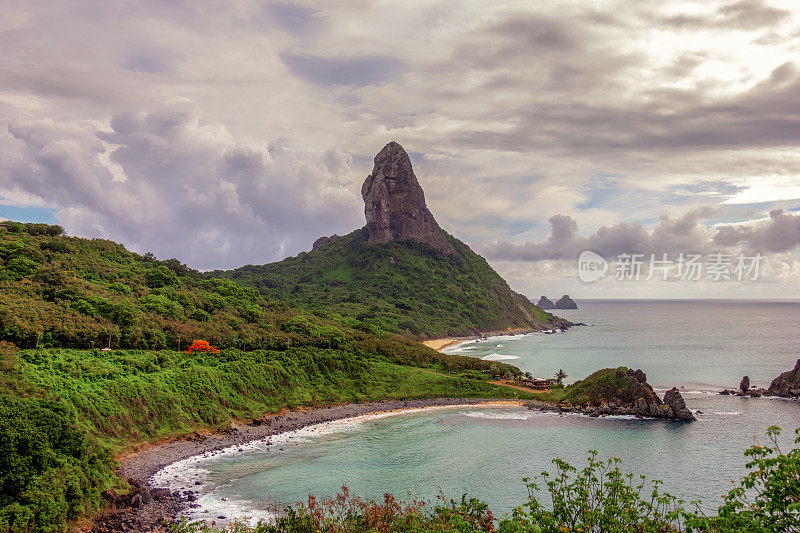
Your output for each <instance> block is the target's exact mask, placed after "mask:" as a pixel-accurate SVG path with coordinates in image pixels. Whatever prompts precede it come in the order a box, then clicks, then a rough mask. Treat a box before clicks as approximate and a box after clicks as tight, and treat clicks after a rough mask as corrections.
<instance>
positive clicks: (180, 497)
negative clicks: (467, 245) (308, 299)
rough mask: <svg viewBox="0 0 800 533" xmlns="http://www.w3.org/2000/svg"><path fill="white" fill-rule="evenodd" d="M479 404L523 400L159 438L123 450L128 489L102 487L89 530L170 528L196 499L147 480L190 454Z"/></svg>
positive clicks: (324, 412)
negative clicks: (350, 422) (345, 423)
mask: <svg viewBox="0 0 800 533" xmlns="http://www.w3.org/2000/svg"><path fill="white" fill-rule="evenodd" d="M480 404H496V405H501V404H502V405H509V406H510V405H519V406H524V405H526V404H527V401H521V400H510V399H507V398H430V399H422V400H382V401H374V402H365V403H347V404H338V405H329V406H324V407H311V408H301V409H299V410H294V411H284V412H279V413H276V414H269V415H265V416H264V417H262V418H259V419H253V420H252V421H250V422H249V423H241V422H240V424H239V425H232V426H231V427H229V428H227V429H222V430H218V431H213V432H210V433H208V434H204V435H200V434H198V433H196V432H195V433H192V434H190V435H187V436H186V437H183V438H178V439H174V440H171V441H167V442H159V443H156V444H154V445H153V446H150V447H147V448H145V449H142V450H140V451H136V452H131V453H126V454H123V455H122V457H121V458H120V459H119V468H118V470H117V474H118V475H119V476H120V477H121V478H123V479H125V480H128V481H129V483H130V485H131V487H132V489H133V490H132V491H131V493H129V494H128V495H125V496H119V495H117V494H116V493H114V492H113V491H106V492H104V496H105V498H106V500H108V501H109V502H110V504H111V505H110V509H108V510H105V511H104V512H102V513H99V514H98V515H96V516H95V517H94V518H93V520H92V529H91V531H96V532H101V531H103V532H104V531H119V530H120V529H122V530H125V528H127V529H132V530H148V531H170V529H169V526H170V524H173V523H175V522H176V520H177V518H178V516H179V514H180V513H181V512H182V511H184V510H185V509H186V508H187V507H189V506H190V505H193V504H192V503H191V502H192V501H194V500H195V498H196V496H195V491H192V490H191V489H185V490H183V491H174V492H171V491H170V490H169V489H165V488H163V487H159V486H157V485H155V484H154V483H153V482H152V478H153V476H154V475H155V474H156V473H158V472H159V471H160V470H162V469H163V468H165V467H167V466H169V465H171V464H173V463H176V462H179V461H182V460H184V459H189V458H191V457H195V456H203V455H209V454H213V453H216V452H219V451H221V450H223V449H225V448H230V447H235V446H241V445H245V444H247V443H250V442H254V441H258V440H263V439H267V438H269V437H272V436H275V435H278V434H281V433H285V432H288V431H295V430H298V429H302V428H304V427H307V426H311V425H314V424H320V423H324V422H332V421H335V420H343V419H347V418H355V417H359V416H364V415H372V414H383V413H392V412H398V414H400V413H401V412H403V411H406V410H410V409H425V408H428V407H445V406H452V407H456V406H469V405H480Z"/></svg>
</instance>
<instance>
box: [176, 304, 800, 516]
mask: <svg viewBox="0 0 800 533" xmlns="http://www.w3.org/2000/svg"><path fill="white" fill-rule="evenodd" d="M579 305H581V309H580V310H577V311H564V312H560V314H561V315H562V316H564V317H566V318H569V319H571V320H574V321H581V322H585V323H587V324H590V325H589V326H587V327H581V328H575V329H573V330H571V331H569V332H566V333H559V334H553V335H544V334H537V335H528V336H517V337H496V338H492V339H489V340H486V341H482V342H477V343H475V342H471V343H467V344H462V345H460V346H457V347H455V348H453V349H452V350H451V351H453V352H455V353H461V354H464V355H471V356H475V357H489V358H493V359H501V360H506V361H508V362H509V363H512V364H515V365H517V366H519V367H520V368H521V369H523V370H526V371H530V372H531V373H533V374H535V375H538V376H551V375H553V374H554V373H555V371H556V370H558V369H559V368H563V369H564V370H565V371H566V372H567V373H568V374H569V377H568V378H567V381H572V380H574V379H580V378H582V377H585V376H586V375H588V374H589V373H591V372H592V371H593V370H595V369H598V368H602V367H608V366H619V365H622V364H625V365H627V366H631V367H634V368H642V369H643V370H645V372H646V373H647V375H648V380H649V381H650V383H651V384H653V385H654V386H655V387H656V388H657V389H659V388H660V389H662V390H663V389H665V388H667V387H671V386H673V385H677V386H683V387H684V389H683V394H684V397H685V399H686V402H687V404H688V406H689V408H690V409H692V410H694V411H700V412H701V413H698V414H697V415H696V416H697V418H698V421H697V422H696V423H692V424H680V423H674V422H667V421H653V420H636V419H627V418H599V419H598V418H588V417H584V416H580V415H558V414H552V413H535V412H532V411H528V410H526V409H523V408H516V407H455V408H447V409H435V410H430V411H422V412H411V413H405V414H400V415H394V416H382V417H362V418H360V419H356V420H354V421H338V422H334V423H330V424H325V425H321V426H319V427H313V428H309V429H306V430H301V431H300V432H297V433H295V434H291V435H286V436H284V437H283V438H282V439H278V440H276V444H275V445H273V446H266V445H264V444H263V443H254V444H253V445H251V446H248V447H247V448H246V449H245V451H244V452H237V451H232V452H231V453H226V454H222V455H219V456H216V457H214V458H211V459H202V460H199V459H198V460H190V461H187V462H185V463H182V464H177V465H174V466H173V467H171V469H169V470H167V471H165V472H164V473H163V474H162V475H161V481H162V482H166V483H169V484H170V485H171V486H172V487H173V488H181V487H188V486H189V485H191V484H192V482H193V481H194V480H196V479H200V480H202V482H203V485H202V488H203V490H204V491H205V494H204V495H203V496H202V497H201V498H200V500H199V503H200V504H201V507H200V508H198V509H195V510H193V512H192V514H191V516H192V517H197V518H209V517H211V518H214V517H216V516H219V515H224V516H227V517H241V516H244V515H248V516H255V517H257V518H263V517H266V516H269V513H270V512H271V511H272V510H274V509H279V508H281V507H282V506H283V505H285V504H288V503H293V502H295V501H297V500H304V499H305V498H306V496H307V495H308V493H309V492H314V493H315V494H318V495H333V494H335V493H336V491H337V490H338V489H339V487H340V486H341V485H343V484H346V485H348V486H349V487H350V488H351V490H352V491H354V492H356V493H357V494H359V495H362V496H366V497H372V498H380V497H381V496H382V494H383V493H384V492H392V493H394V494H396V495H400V496H402V495H405V494H407V493H409V492H411V493H413V494H414V495H416V496H420V497H424V498H428V499H435V498H436V496H437V494H439V492H440V491H441V492H443V493H444V494H445V495H446V496H447V497H448V498H460V496H461V494H463V493H468V494H470V495H474V496H478V497H480V498H481V499H483V500H485V501H487V502H488V503H489V504H490V505H491V507H492V508H493V509H494V510H495V511H496V513H497V514H502V513H504V512H508V511H510V510H511V509H512V508H513V507H514V506H516V505H519V504H520V503H523V502H524V499H525V496H526V494H527V491H526V488H525V486H524V484H523V482H522V478H523V477H525V476H534V475H536V474H538V473H539V472H541V471H542V470H551V471H552V470H553V465H552V464H551V460H552V458H553V457H556V456H558V457H561V458H562V459H565V460H567V461H570V462H572V463H573V464H579V463H581V462H583V461H584V459H585V457H586V452H587V450H589V449H596V450H598V451H599V452H600V456H601V457H608V456H616V457H620V458H622V459H623V466H624V467H625V468H628V469H630V470H632V471H635V472H637V473H642V474H645V475H647V476H648V477H651V478H656V479H661V480H663V481H664V486H665V488H666V490H668V491H670V492H673V493H675V494H677V495H680V496H681V497H683V498H684V499H686V500H687V501H691V500H696V499H702V500H703V502H704V503H703V507H704V508H705V509H707V510H713V509H715V508H716V506H717V505H718V504H719V502H720V495H721V494H723V493H724V492H727V491H728V490H729V489H730V487H731V484H730V481H731V480H734V479H738V478H739V477H740V476H741V475H742V473H743V472H744V464H745V459H744V457H743V456H742V451H743V450H744V449H745V448H746V447H747V446H749V445H750V444H752V442H753V438H754V436H756V435H761V434H763V431H764V429H765V428H766V427H767V426H769V425H773V424H775V425H780V426H782V427H783V428H785V429H786V430H787V431H786V433H785V436H786V437H787V438H786V440H787V442H788V441H789V435H790V434H791V430H793V429H794V428H795V427H800V403H797V402H792V401H786V400H780V399H767V398H760V399H744V398H738V397H727V396H718V395H716V394H714V393H713V392H712V391H714V390H718V389H720V388H722V387H736V386H737V385H738V383H739V380H740V379H741V377H742V376H743V375H744V374H748V375H749V376H750V377H751V381H752V382H753V383H754V384H757V385H764V386H766V385H768V384H769V380H770V379H771V378H772V377H774V376H776V375H777V374H778V373H779V372H781V371H784V370H787V369H789V368H792V367H793V366H794V362H795V360H796V359H797V358H798V357H799V356H800V346H798V343H797V339H796V332H797V331H798V326H800V302H719V301H715V302H602V301H592V302H579ZM512 357H513V358H515V359H504V358H512ZM175 475H177V476H178V477H177V478H176V477H174V476H175ZM191 488H193V489H194V488H197V487H194V486H193V487H191ZM203 511H208V512H205V513H204V512H203Z"/></svg>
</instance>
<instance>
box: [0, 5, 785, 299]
mask: <svg viewBox="0 0 800 533" xmlns="http://www.w3.org/2000/svg"><path fill="white" fill-rule="evenodd" d="M0 12H1V13H2V17H0V49H1V50H2V51H3V52H2V54H0V123H2V126H1V127H0V217H5V218H9V219H16V220H20V219H22V220H37V221H38V220H41V221H56V222H58V223H60V224H62V225H64V226H65V227H66V228H67V230H68V232H69V233H70V234H72V235H79V236H87V237H106V238H110V239H114V240H117V241H121V242H123V243H125V244H126V245H127V246H129V247H130V248H131V249H134V250H136V251H139V252H145V251H152V252H154V253H155V254H156V255H157V256H159V257H161V258H168V257H173V256H174V257H177V258H179V259H181V260H182V261H184V262H186V263H188V264H189V265H190V266H193V267H196V268H202V269H208V268H220V267H235V266H240V265H242V264H246V263H264V262H269V261H273V260H277V259H281V258H283V257H286V256H288V255H294V254H296V253H298V252H299V251H301V250H308V249H310V247H311V244H312V242H313V241H314V240H315V239H316V238H317V237H318V236H320V235H330V234H332V233H339V234H341V233H346V232H348V231H350V230H352V229H354V228H356V227H359V226H361V225H363V204H362V202H361V198H360V195H359V189H360V185H361V182H362V181H363V179H364V177H365V176H366V175H367V174H368V173H369V171H370V169H371V161H372V157H373V156H374V155H375V153H377V151H378V150H380V148H381V147H382V146H383V145H384V144H386V143H387V142H388V141H390V140H397V141H398V142H400V143H401V144H403V146H405V148H406V149H407V150H408V151H409V153H410V154H411V156H412V160H413V162H414V165H415V169H416V172H417V175H418V177H419V180H420V183H421V184H422V186H423V188H424V189H425V192H426V197H427V200H428V204H429V207H430V208H431V210H432V211H433V213H434V215H435V216H436V217H437V219H438V221H439V223H440V224H441V225H442V226H443V227H444V228H445V229H447V230H448V231H450V232H451V233H453V234H454V235H456V236H457V237H459V238H461V239H462V240H464V241H465V242H467V243H468V244H470V246H472V247H473V249H475V250H476V251H479V252H481V253H483V254H484V255H485V256H486V257H487V258H488V259H489V260H490V262H491V263H492V265H493V266H495V268H496V269H497V270H498V271H499V272H500V273H501V274H502V275H504V276H505V277H506V279H508V280H509V282H510V283H511V285H512V286H513V287H514V288H516V289H517V290H520V291H522V292H524V293H526V294H528V295H529V296H532V297H538V296H539V295H540V294H548V295H550V296H551V297H558V296H560V294H562V293H565V292H569V293H570V294H572V295H573V296H576V297H579V298H580V297H587V298H588V297H698V298H702V297H754V298H755V297H764V298H791V297H793V298H799V297H800V148H798V145H799V144H800V8H798V7H797V4H796V1H795V0H763V1H761V0H742V1H731V0H724V1H702V2H701V1H664V2H640V1H638V0H626V1H623V0H616V1H605V0H595V1H592V0H579V1H555V2H551V1H540V2H529V1H521V2H502V3H499V2H498V3H492V2H488V1H474V2H473V1H469V0H457V1H455V0H454V1H447V0H443V1H436V2H427V1H426V2H418V1H413V0H410V1H404V2H371V1H368V0H353V1H349V2H346V1H345V2H318V3H300V2H297V3H294V2H292V3H287V2H269V1H256V0H231V1H229V2H206V1H202V0H191V1H189V0H176V1H172V2H161V1H159V2H155V1H147V0H140V1H136V2H123V1H120V2H109V1H92V0H80V1H78V0H75V1H71V0H61V1H59V2H44V1H38V0H20V1H16V0H0ZM585 249H590V250H593V251H595V252H596V253H598V254H600V255H601V256H603V257H606V258H608V259H611V260H612V264H611V266H610V267H609V273H608V275H607V276H606V278H604V279H602V280H600V281H597V282H594V283H584V282H582V281H580V280H579V279H578V276H577V269H576V258H577V255H578V254H579V253H580V252H581V251H582V250H585ZM681 252H685V253H698V254H713V253H725V254H732V255H734V256H735V255H736V254H738V253H740V252H741V253H744V254H747V255H748V256H752V255H753V254H756V253H761V254H762V255H763V256H764V260H763V261H762V263H761V265H760V269H761V270H760V275H759V279H758V280H751V281H748V282H739V281H738V280H732V281H714V280H706V279H705V277H703V278H702V279H700V280H698V281H686V280H683V281H681V280H676V279H668V280H667V281H657V280H655V279H654V280H650V281H644V280H640V281H635V280H627V281H620V280H616V279H615V276H614V271H615V268H616V266H615V262H614V261H613V259H614V258H616V257H617V256H618V255H619V254H621V253H643V254H645V257H646V258H647V257H649V255H648V254H650V253H655V254H658V256H659V257H661V256H662V254H664V253H667V254H669V256H670V259H671V258H673V257H675V258H676V257H677V256H678V254H679V253H681ZM643 277H644V276H643Z"/></svg>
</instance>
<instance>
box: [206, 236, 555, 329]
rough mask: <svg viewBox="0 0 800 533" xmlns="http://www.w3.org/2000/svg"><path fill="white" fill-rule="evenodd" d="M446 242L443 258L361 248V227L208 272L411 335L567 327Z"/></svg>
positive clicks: (394, 247)
mask: <svg viewBox="0 0 800 533" xmlns="http://www.w3.org/2000/svg"><path fill="white" fill-rule="evenodd" d="M448 238H449V239H450V242H452V244H453V246H454V247H455V249H456V252H455V253H454V254H453V255H452V256H442V255H441V254H440V253H438V252H437V251H436V250H434V249H432V248H430V247H428V246H426V245H422V244H418V243H414V242H389V243H385V244H378V245H367V243H366V237H365V232H364V230H363V229H362V230H356V231H354V232H352V233H350V234H348V235H345V236H343V237H339V238H337V239H334V240H332V241H331V242H329V243H328V244H326V245H324V246H322V247H320V248H319V249H317V250H313V251H311V252H308V253H305V252H304V253H301V254H299V255H298V256H297V257H290V258H288V259H284V260H283V261H279V262H277V263H270V264H266V265H261V266H255V265H248V266H244V267H241V268H238V269H236V270H231V271H217V272H212V273H210V274H209V275H210V276H225V277H229V278H231V279H234V280H236V281H238V282H240V283H242V284H245V285H248V286H251V287H256V288H257V289H258V290H259V291H261V292H262V293H263V294H264V295H266V296H269V297H276V298H280V299H283V300H286V301H290V302H296V303H297V304H299V305H302V306H303V307H306V308H312V309H322V310H326V311H335V312H337V313H341V314H344V315H348V316H351V317H355V318H358V319H360V320H363V321H365V322H368V323H371V324H373V325H375V326H377V327H378V328H381V329H384V330H387V331H392V332H395V333H403V334H405V335H407V336H412V337H415V336H420V337H423V338H432V337H442V336H446V335H460V334H472V333H475V332H476V331H497V330H504V329H507V328H549V327H552V325H557V324H562V323H566V322H565V321H562V320H561V319H559V318H557V317H554V316H553V315H550V314H549V313H546V312H544V311H542V310H541V309H539V308H538V307H536V306H535V305H533V304H532V303H531V302H530V301H529V300H528V299H527V298H525V297H524V296H522V295H520V294H517V293H515V292H513V291H512V290H511V289H510V288H509V287H508V284H507V283H506V282H505V281H504V280H503V279H502V278H501V277H500V276H499V275H498V274H497V273H496V272H495V271H494V270H493V269H492V267H491V266H489V264H488V263H487V262H486V260H485V259H483V258H482V257H481V256H480V255H478V254H476V253H475V252H473V251H472V250H471V249H470V248H469V247H468V246H467V245H466V244H464V243H463V242H461V241H459V240H458V239H456V238H454V237H452V236H449V235H448Z"/></svg>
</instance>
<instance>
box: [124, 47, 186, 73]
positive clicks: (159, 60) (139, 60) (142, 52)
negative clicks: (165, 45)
mask: <svg viewBox="0 0 800 533" xmlns="http://www.w3.org/2000/svg"><path fill="white" fill-rule="evenodd" d="M120 67H122V68H124V69H125V70H130V71H132V72H146V73H148V74H159V75H166V74H171V73H172V72H173V70H174V60H173V58H172V57H171V55H170V53H169V51H168V50H165V49H159V48H150V47H141V48H140V49H138V50H131V51H129V52H128V53H126V54H125V56H124V57H123V58H122V60H121V61H120Z"/></svg>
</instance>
